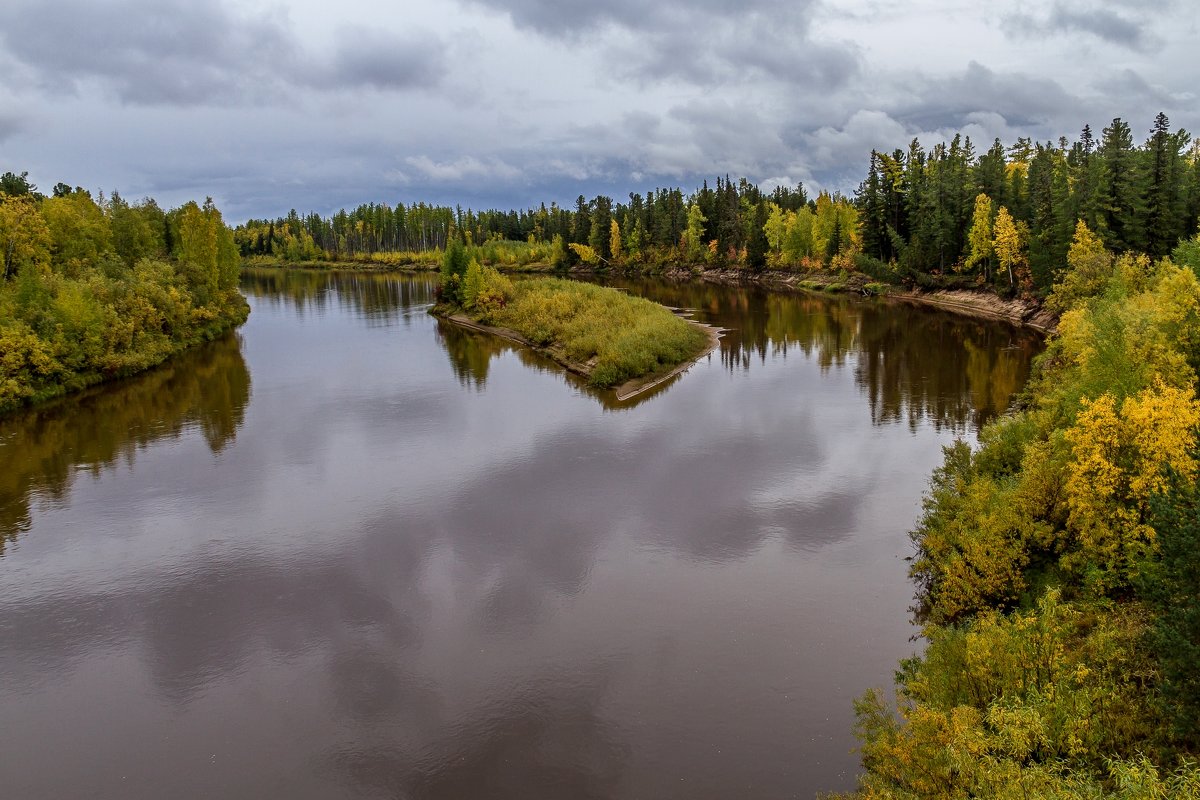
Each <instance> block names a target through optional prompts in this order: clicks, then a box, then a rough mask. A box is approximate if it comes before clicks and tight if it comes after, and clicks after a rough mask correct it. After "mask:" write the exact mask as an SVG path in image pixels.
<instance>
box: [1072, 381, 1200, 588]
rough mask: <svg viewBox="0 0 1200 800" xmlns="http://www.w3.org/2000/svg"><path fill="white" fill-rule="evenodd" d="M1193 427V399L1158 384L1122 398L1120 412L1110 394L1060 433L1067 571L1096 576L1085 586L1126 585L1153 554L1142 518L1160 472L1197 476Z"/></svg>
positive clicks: (1199, 421) (1161, 482)
mask: <svg viewBox="0 0 1200 800" xmlns="http://www.w3.org/2000/svg"><path fill="white" fill-rule="evenodd" d="M1198 425H1200V402H1197V400H1196V397H1195V393H1194V392H1193V391H1192V390H1190V389H1179V388H1176V387H1173V386H1168V385H1166V384H1165V383H1163V382H1162V381H1158V382H1156V384H1155V385H1154V386H1152V387H1151V388H1149V389H1146V390H1144V391H1142V392H1140V393H1139V394H1137V395H1136V396H1134V397H1129V398H1126V399H1125V401H1124V402H1123V403H1122V404H1121V406H1120V410H1119V412H1118V408H1117V403H1116V400H1115V399H1114V398H1113V396H1112V395H1109V394H1105V395H1102V396H1101V397H1099V398H1097V399H1096V400H1094V401H1090V402H1089V401H1085V403H1084V408H1083V411H1081V412H1080V414H1079V416H1078V418H1077V419H1076V422H1075V425H1074V426H1073V427H1071V428H1070V429H1069V430H1067V432H1066V439H1067V441H1068V442H1069V443H1070V445H1071V451H1072V459H1071V461H1070V463H1069V464H1068V466H1067V477H1066V483H1065V488H1066V496H1067V505H1068V508H1069V509H1070V520H1069V526H1070V528H1071V530H1072V531H1073V532H1074V533H1075V534H1076V535H1077V536H1078V539H1079V550H1078V552H1076V553H1074V554H1071V555H1070V556H1069V557H1067V558H1066V559H1065V562H1066V563H1067V564H1068V565H1069V566H1072V567H1075V568H1077V569H1079V568H1083V569H1092V570H1099V573H1096V574H1093V577H1092V580H1094V581H1097V582H1098V585H1099V586H1100V587H1112V586H1122V585H1125V584H1126V583H1127V582H1128V580H1129V579H1130V577H1132V571H1133V570H1134V569H1135V568H1136V564H1137V563H1138V562H1139V561H1140V560H1141V559H1142V558H1144V557H1145V556H1146V555H1148V553H1149V552H1150V551H1151V550H1152V548H1153V544H1154V531H1153V529H1152V528H1151V527H1150V526H1149V525H1148V524H1146V518H1147V512H1148V511H1149V502H1150V498H1151V497H1152V496H1153V495H1154V494H1155V493H1157V492H1159V491H1161V490H1162V489H1164V488H1165V486H1166V479H1165V476H1164V472H1163V470H1164V468H1167V467H1170V468H1171V469H1174V470H1175V471H1177V472H1178V473H1180V474H1181V475H1183V476H1184V477H1186V478H1192V477H1194V476H1195V474H1196V461H1195V459H1194V458H1193V456H1192V454H1191V453H1192V446H1193V444H1194V442H1195V437H1196V429H1197V426H1198Z"/></svg>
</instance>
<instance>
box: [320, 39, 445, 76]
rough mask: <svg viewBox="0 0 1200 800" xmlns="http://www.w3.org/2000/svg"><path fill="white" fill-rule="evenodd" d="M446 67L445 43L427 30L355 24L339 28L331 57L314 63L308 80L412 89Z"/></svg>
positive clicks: (441, 73) (439, 73) (442, 73)
mask: <svg viewBox="0 0 1200 800" xmlns="http://www.w3.org/2000/svg"><path fill="white" fill-rule="evenodd" d="M445 71H446V59H445V53H444V46H443V44H442V42H441V41H440V40H439V39H438V38H437V37H435V36H432V35H430V34H429V33H428V32H425V31H410V32H409V33H408V34H407V35H405V36H403V37H398V36H387V35H383V34H381V33H379V32H378V31H373V30H368V29H366V28H357V27H355V28H343V29H342V30H341V31H339V33H338V35H337V45H336V48H335V50H334V54H333V58H332V59H331V60H330V61H329V62H328V63H327V64H320V63H318V64H316V65H315V69H314V70H313V71H312V73H311V74H310V80H311V83H312V84H313V85H314V86H318V87H323V88H330V89H339V88H353V87H357V86H369V87H371V88H374V89H380V90H389V89H411V88H421V87H430V86H436V85H437V84H439V83H440V82H441V80H442V77H443V75H444V74H445Z"/></svg>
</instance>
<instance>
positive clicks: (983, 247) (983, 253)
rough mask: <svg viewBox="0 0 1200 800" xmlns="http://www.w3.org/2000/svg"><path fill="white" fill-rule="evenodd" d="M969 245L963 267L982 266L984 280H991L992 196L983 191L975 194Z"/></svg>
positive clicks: (992, 250)
mask: <svg viewBox="0 0 1200 800" xmlns="http://www.w3.org/2000/svg"><path fill="white" fill-rule="evenodd" d="M1005 213H1006V214H1007V213H1008V212H1007V211H1006V212H1005ZM967 245H968V248H969V252H968V254H967V260H966V261H964V262H963V268H964V269H967V270H972V269H975V268H976V267H982V268H983V279H984V281H985V282H986V281H990V280H991V278H992V275H991V266H992V255H993V254H994V253H995V248H994V247H993V245H992V198H990V197H988V196H987V195H986V194H983V193H982V192H981V193H980V194H977V195H976V196H975V212H974V214H972V216H971V231H970V233H968V234H967Z"/></svg>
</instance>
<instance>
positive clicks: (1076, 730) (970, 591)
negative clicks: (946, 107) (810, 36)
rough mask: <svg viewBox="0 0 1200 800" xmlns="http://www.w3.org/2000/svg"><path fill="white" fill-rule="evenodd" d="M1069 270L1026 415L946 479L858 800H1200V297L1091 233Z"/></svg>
mask: <svg viewBox="0 0 1200 800" xmlns="http://www.w3.org/2000/svg"><path fill="white" fill-rule="evenodd" d="M982 207H983V206H982V204H981V208H982ZM1007 224H1008V223H1006V222H1004V221H1003V215H1002V214H1001V215H999V217H998V219H997V224H996V232H995V234H994V236H993V237H992V243H993V246H994V250H995V258H996V261H997V264H998V266H999V268H1000V269H1001V270H1006V269H1007V266H1006V262H1007V263H1008V264H1011V263H1012V261H1011V259H1012V258H1014V257H1019V256H1014V255H1013V251H1009V252H1008V253H1006V252H1005V249H1004V248H1005V244H1004V241H1003V239H1004V236H1008V235H1011V233H1012V232H1010V233H1009V234H1003V228H1004V227H1005V226H1006V225H1007ZM1014 230H1015V235H1017V236H1018V237H1019V236H1020V231H1019V230H1016V226H1014ZM1002 234H1003V235H1002ZM979 242H980V243H982V242H983V238H982V237H981V238H980V240H979ZM976 253H977V255H978V257H979V260H980V261H983V260H984V259H986V258H989V257H990V255H989V254H988V253H987V251H986V248H985V247H984V246H983V245H982V244H980V247H979V249H978V250H977V251H976ZM1068 258H1069V269H1068V270H1067V271H1066V272H1065V274H1064V275H1063V276H1062V278H1061V280H1060V281H1059V282H1058V284H1057V285H1056V286H1055V287H1054V289H1053V292H1052V294H1051V302H1052V304H1054V305H1055V306H1056V307H1057V308H1059V309H1061V310H1062V312H1063V316H1062V321H1061V325H1060V335H1059V336H1057V337H1056V338H1055V339H1054V340H1053V341H1052V342H1051V343H1050V345H1049V347H1048V348H1047V350H1046V352H1045V354H1044V355H1043V356H1042V357H1041V360H1040V362H1039V364H1038V367H1037V370H1036V372H1037V374H1036V376H1035V378H1034V379H1033V381H1032V382H1031V384H1030V386H1029V388H1028V390H1027V393H1026V396H1025V398H1024V400H1023V402H1022V404H1021V408H1020V409H1019V410H1017V411H1015V412H1014V413H1012V414H1010V415H1008V416H1007V417H1004V418H1002V419H1000V420H997V421H996V422H994V423H992V424H990V425H989V426H988V427H987V428H985V429H984V431H983V432H982V434H981V437H980V440H981V441H980V444H979V446H978V447H977V448H972V447H971V446H969V445H968V444H967V443H965V442H958V443H956V444H954V445H953V446H950V447H948V448H947V449H946V458H945V463H944V464H943V466H942V467H941V468H939V469H938V470H937V471H936V472H935V474H934V477H933V480H932V483H931V488H930V492H929V494H928V496H927V498H926V501H925V511H924V515H923V517H922V519H921V522H920V524H919V526H918V527H917V529H916V530H915V531H914V532H913V534H912V538H913V542H914V545H915V547H916V555H915V557H914V559H913V561H912V568H911V569H912V575H913V577H914V579H915V580H916V582H917V586H918V597H917V600H918V602H917V606H916V613H917V619H918V621H920V622H921V623H922V624H923V629H922V632H923V635H924V638H925V640H926V643H927V644H926V647H925V650H924V653H923V654H921V655H919V656H916V657H914V658H913V659H911V660H909V661H907V662H905V663H904V665H903V668H902V669H901V671H900V672H899V673H898V676H897V678H898V683H897V694H896V701H897V702H896V706H895V709H894V710H893V708H892V707H891V706H890V704H889V703H888V702H886V698H885V697H884V695H883V694H882V693H880V692H872V693H869V694H868V695H866V696H865V697H864V698H863V699H862V700H861V701H860V702H859V703H858V706H857V712H858V719H859V736H860V738H861V740H862V753H863V764H864V767H865V768H866V772H865V774H864V775H863V776H862V777H861V779H860V791H859V792H858V793H857V796H858V797H863V798H924V797H939V798H967V797H1000V798H1004V797H1013V798H1017V797H1022V798H1024V797H1057V798H1092V797H1096V798H1099V797H1106V798H1107V797H1117V798H1160V797H1161V798H1167V797H1171V798H1174V797H1180V798H1196V797H1200V763H1198V761H1197V755H1198V754H1200V724H1196V723H1195V722H1194V716H1195V715H1196V714H1197V713H1198V712H1200V658H1198V657H1197V656H1198V655H1200V613H1195V612H1194V609H1196V608H1197V606H1198V603H1200V569H1197V568H1195V567H1194V566H1193V565H1194V564H1195V563H1196V552H1195V550H1194V547H1195V545H1196V543H1197V542H1200V536H1197V534H1196V531H1197V530H1200V514H1198V513H1197V511H1196V508H1197V503H1196V501H1195V497H1196V488H1195V483H1196V476H1197V452H1198V451H1197V434H1198V430H1200V402H1198V400H1197V397H1196V381H1197V374H1196V364H1197V360H1198V359H1197V356H1198V354H1200V348H1198V347H1197V345H1198V344H1200V339H1198V338H1197V337H1200V282H1198V281H1197V277H1196V273H1195V272H1194V271H1193V269H1192V268H1191V265H1177V264H1175V263H1173V262H1172V261H1171V260H1170V259H1162V260H1159V261H1151V260H1150V259H1148V258H1146V257H1144V256H1137V255H1133V254H1125V255H1122V256H1120V257H1119V258H1118V257H1115V256H1113V255H1112V254H1111V253H1110V252H1108V251H1107V250H1106V249H1105V248H1104V246H1103V243H1102V242H1101V241H1100V239H1099V238H1098V237H1097V236H1096V235H1095V234H1093V233H1092V231H1091V230H1090V229H1089V228H1088V227H1087V226H1086V225H1085V224H1083V223H1080V224H1079V225H1078V226H1077V228H1076V231H1075V235H1074V240H1073V242H1072V244H1071V247H1070V251H1069V256H1068ZM1196 266H1200V265H1196ZM1189 547H1190V548H1192V549H1190V550H1189V549H1188V548H1189Z"/></svg>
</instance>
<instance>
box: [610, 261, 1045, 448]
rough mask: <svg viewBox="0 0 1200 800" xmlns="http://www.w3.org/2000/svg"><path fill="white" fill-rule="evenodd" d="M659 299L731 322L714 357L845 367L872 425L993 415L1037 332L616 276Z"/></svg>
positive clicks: (964, 423)
mask: <svg viewBox="0 0 1200 800" xmlns="http://www.w3.org/2000/svg"><path fill="white" fill-rule="evenodd" d="M619 284H620V285H622V286H626V287H629V288H631V289H633V290H635V291H638V292H639V293H642V294H645V295H646V296H648V297H651V298H653V299H655V300H657V301H659V302H661V303H664V304H666V305H670V306H675V307H683V308H691V309H696V310H697V312H699V313H700V314H701V315H702V316H703V317H704V319H705V321H708V322H712V323H714V324H717V325H721V326H726V327H729V328H731V329H732V330H730V331H729V332H728V333H727V334H726V335H725V337H724V338H723V339H722V340H721V361H722V363H724V364H725V366H726V367H727V368H728V369H730V370H749V369H750V368H751V366H752V365H753V364H754V363H755V362H757V363H759V364H763V363H766V361H767V359H768V357H784V358H786V357H787V355H788V353H789V352H790V351H792V350H798V351H799V352H801V353H802V354H803V355H804V357H805V358H810V359H813V360H814V361H815V362H816V363H818V364H819V365H820V366H821V368H822V369H830V368H834V367H845V366H847V365H848V364H853V365H854V368H855V375H856V379H857V381H858V384H859V386H860V387H861V388H862V389H863V390H864V391H865V392H866V394H867V397H868V400H869V403H870V407H871V420H872V422H873V423H874V424H876V425H883V424H887V423H891V422H898V421H904V422H907V424H908V425H909V427H910V428H915V426H916V425H917V424H918V423H919V422H920V421H921V420H922V419H928V420H930V421H932V422H933V424H934V425H935V426H936V427H937V428H938V429H939V430H940V429H943V428H948V429H951V430H957V431H963V430H965V429H966V428H967V427H975V428H977V427H979V426H980V425H982V424H983V423H985V422H987V421H988V420H989V419H992V418H993V417H995V416H997V415H998V414H1001V413H1003V412H1004V411H1005V410H1007V408H1008V404H1009V402H1010V401H1011V398H1012V397H1013V395H1014V394H1016V392H1017V391H1019V390H1020V388H1021V387H1022V386H1024V385H1025V381H1026V380H1028V377H1029V365H1030V362H1031V360H1032V358H1033V356H1035V355H1036V354H1037V353H1038V352H1040V350H1041V348H1042V343H1041V342H1042V337H1041V336H1040V335H1039V334H1037V333H1035V332H1031V331H1027V330H1022V329H1018V328H1015V327H1012V326H1008V325H1004V324H1001V323H996V322H991V321H984V320H972V319H969V318H964V317H958V316H955V315H952V314H947V313H946V312H944V311H938V310H936V309H930V308H925V307H921V306H914V305H909V304H904V305H903V310H900V309H898V308H897V306H898V305H899V304H898V303H897V302H895V301H888V300H886V299H862V298H857V297H851V296H845V295H835V296H826V295H821V294H815V293H806V292H803V293H802V292H797V293H779V292H769V291H766V290H765V289H762V288H759V287H748V286H737V287H730V286H717V285H713V284H704V283H694V282H689V283H676V282H668V281H622V282H619Z"/></svg>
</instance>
